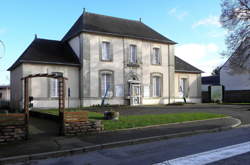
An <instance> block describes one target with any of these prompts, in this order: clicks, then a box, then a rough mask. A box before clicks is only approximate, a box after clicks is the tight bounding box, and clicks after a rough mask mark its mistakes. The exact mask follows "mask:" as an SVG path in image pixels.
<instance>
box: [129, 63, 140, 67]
mask: <svg viewBox="0 0 250 165" xmlns="http://www.w3.org/2000/svg"><path fill="white" fill-rule="evenodd" d="M127 66H128V67H140V65H139V64H137V63H134V64H133V63H129V64H127Z"/></svg>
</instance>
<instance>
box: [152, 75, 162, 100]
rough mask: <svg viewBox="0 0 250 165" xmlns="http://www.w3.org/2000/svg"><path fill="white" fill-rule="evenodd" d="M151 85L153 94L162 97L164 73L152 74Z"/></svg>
mask: <svg viewBox="0 0 250 165" xmlns="http://www.w3.org/2000/svg"><path fill="white" fill-rule="evenodd" d="M151 87H152V96H153V97H161V94H162V75H161V74H152V76H151Z"/></svg>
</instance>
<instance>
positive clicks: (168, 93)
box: [168, 45, 170, 104]
mask: <svg viewBox="0 0 250 165" xmlns="http://www.w3.org/2000/svg"><path fill="white" fill-rule="evenodd" d="M168 104H170V50H169V45H168Z"/></svg>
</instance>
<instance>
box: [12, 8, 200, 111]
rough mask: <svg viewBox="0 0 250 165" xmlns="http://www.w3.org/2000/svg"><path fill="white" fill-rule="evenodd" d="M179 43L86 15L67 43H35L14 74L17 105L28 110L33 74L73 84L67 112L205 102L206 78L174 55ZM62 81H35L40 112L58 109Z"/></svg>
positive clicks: (136, 25) (134, 25)
mask: <svg viewBox="0 0 250 165" xmlns="http://www.w3.org/2000/svg"><path fill="white" fill-rule="evenodd" d="M175 44H176V43H175V42H174V41H172V40H170V39H168V38H166V37H165V36H163V35H161V34H160V33H158V32H156V31H155V30H153V29H152V28H150V27H149V26H147V25H145V24H144V23H142V22H141V21H135V20H127V19H122V18H116V17H111V16H104V15H99V14H94V13H89V12H84V13H83V14H82V15H81V16H80V17H79V18H78V20H77V21H76V22H75V24H74V25H73V26H72V27H71V29H70V30H69V31H68V32H67V33H66V35H65V36H64V37H63V39H62V40H61V41H55V40H47V39H40V38H37V37H36V38H35V39H34V40H33V41H32V43H31V44H30V45H29V47H28V48H27V49H26V50H25V51H24V52H23V54H22V55H21V56H20V57H19V58H18V59H17V61H16V62H15V63H14V64H13V65H12V66H11V67H10V68H9V71H10V72H11V89H12V90H11V105H12V106H13V107H12V108H15V109H18V108H21V107H22V104H23V82H22V81H21V78H22V77H24V76H26V75H29V74H37V73H54V74H60V75H63V76H65V77H67V78H68V81H67V82H66V92H67V94H66V95H67V96H66V107H80V106H81V107H83V106H91V105H97V104H101V102H102V98H103V97H105V98H106V99H105V103H108V104H119V105H123V104H130V105H146V104H169V103H173V102H177V101H178V102H179V101H182V100H183V99H182V98H183V96H185V97H186V98H187V100H188V101H189V102H195V103H198V102H201V72H202V71H200V70H199V69H197V68H195V67H193V66H192V65H190V64H188V63H186V62H185V61H183V60H181V59H180V58H178V57H176V56H175V55H174V49H175V48H174V47H175ZM56 84H57V81H56V80H54V79H46V78H37V79H32V80H31V83H30V87H29V92H30V95H31V96H33V97H34V106H35V107H39V108H48V107H57V101H58V99H57V98H58V92H57V85H56Z"/></svg>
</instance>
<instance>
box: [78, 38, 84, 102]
mask: <svg viewBox="0 0 250 165" xmlns="http://www.w3.org/2000/svg"><path fill="white" fill-rule="evenodd" d="M79 48H80V52H79V54H80V65H81V66H80V68H79V74H80V75H79V99H80V104H79V105H80V107H83V103H82V101H83V97H82V90H83V84H82V83H83V75H82V74H83V72H82V70H83V37H82V34H80V36H79Z"/></svg>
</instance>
